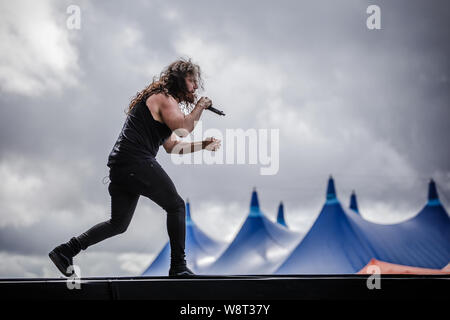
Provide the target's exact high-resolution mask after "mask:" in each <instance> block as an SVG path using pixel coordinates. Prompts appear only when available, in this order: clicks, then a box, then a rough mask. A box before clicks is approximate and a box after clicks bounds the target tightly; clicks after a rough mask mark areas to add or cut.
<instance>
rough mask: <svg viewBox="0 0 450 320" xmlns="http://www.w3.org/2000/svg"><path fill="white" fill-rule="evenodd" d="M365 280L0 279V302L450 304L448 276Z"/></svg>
mask: <svg viewBox="0 0 450 320" xmlns="http://www.w3.org/2000/svg"><path fill="white" fill-rule="evenodd" d="M371 276H372V275H251V276H249V275H242V276H195V277H189V278H169V277H103V278H81V279H70V278H69V279H67V278H59V279H58V278H33V279H31V278H16V279H0V298H1V299H2V300H159V301H161V300H171V301H179V302H181V301H197V302H198V301H218V300H228V301H236V302H238V301H246V300H247V301H261V302H263V301H281V300H288V301H294V300H297V301H298V300H308V301H310V300H359V301H363V300H409V299H414V300H415V299H420V300H447V301H448V300H450V275H380V278H379V279H378V280H379V282H378V283H377V281H378V280H377V279H374V278H373V276H372V278H370V277H371ZM368 284H369V285H368ZM370 284H371V285H370ZM77 286H78V289H77ZM374 286H375V287H374ZM69 287H71V288H72V289H70V288H69ZM369 287H372V289H369ZM377 287H379V289H377Z"/></svg>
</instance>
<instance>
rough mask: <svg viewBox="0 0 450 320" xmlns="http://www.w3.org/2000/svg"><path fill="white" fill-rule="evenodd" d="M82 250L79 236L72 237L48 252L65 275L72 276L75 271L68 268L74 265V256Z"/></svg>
mask: <svg viewBox="0 0 450 320" xmlns="http://www.w3.org/2000/svg"><path fill="white" fill-rule="evenodd" d="M80 251H81V244H80V242H79V241H78V239H77V238H72V239H70V241H69V242H67V243H63V244H61V245H59V246H57V247H56V248H55V249H53V250H52V251H51V252H50V253H49V254H48V256H49V257H50V259H51V260H52V261H53V263H54V264H55V266H56V267H57V268H58V270H59V271H61V273H62V274H63V275H65V276H66V277H70V276H72V275H73V272H69V270H68V269H69V267H70V266H72V265H73V259H72V258H73V257H74V256H76V255H77V254H78V253H79V252H80Z"/></svg>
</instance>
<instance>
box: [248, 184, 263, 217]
mask: <svg viewBox="0 0 450 320" xmlns="http://www.w3.org/2000/svg"><path fill="white" fill-rule="evenodd" d="M259 216H261V212H260V209H259V201H258V193H257V192H256V187H254V188H253V192H252V200H251V202H250V217H259Z"/></svg>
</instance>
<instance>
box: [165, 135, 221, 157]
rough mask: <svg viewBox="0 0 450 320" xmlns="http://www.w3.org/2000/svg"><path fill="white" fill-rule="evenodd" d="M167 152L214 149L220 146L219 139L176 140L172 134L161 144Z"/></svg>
mask: <svg viewBox="0 0 450 320" xmlns="http://www.w3.org/2000/svg"><path fill="white" fill-rule="evenodd" d="M163 146H164V149H166V152H167V153H176V154H186V153H191V152H196V151H200V150H203V149H207V150H209V151H216V150H217V149H219V148H220V140H217V139H215V138H207V139H205V140H203V141H196V142H183V141H179V140H176V136H175V135H174V134H172V136H171V137H170V138H169V139H167V140H166V142H165V143H164V144H163Z"/></svg>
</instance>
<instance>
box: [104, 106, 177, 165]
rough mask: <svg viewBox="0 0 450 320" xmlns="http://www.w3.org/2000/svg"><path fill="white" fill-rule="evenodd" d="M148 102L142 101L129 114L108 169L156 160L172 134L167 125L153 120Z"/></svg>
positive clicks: (110, 157) (110, 158) (113, 150)
mask: <svg viewBox="0 0 450 320" xmlns="http://www.w3.org/2000/svg"><path fill="white" fill-rule="evenodd" d="M146 100H147V99H142V101H141V102H139V103H137V104H136V105H135V106H134V108H133V109H131V111H130V113H129V114H128V116H127V119H126V120H125V124H124V125H123V128H122V131H121V132H120V135H119V138H118V139H117V141H116V143H115V145H114V147H113V149H112V151H111V153H110V154H109V157H108V164H107V165H108V167H110V168H111V167H113V166H116V165H127V164H132V163H136V162H140V161H142V160H147V159H151V158H153V159H154V158H155V157H156V154H157V153H158V149H159V146H160V145H162V144H163V143H164V142H165V141H166V140H167V139H168V138H169V137H170V135H171V134H172V130H171V129H170V128H169V127H168V126H167V125H166V124H164V123H161V122H159V121H156V120H155V119H154V118H153V116H152V113H151V112H150V109H149V108H148V107H147V105H146V103H145V101H146Z"/></svg>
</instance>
